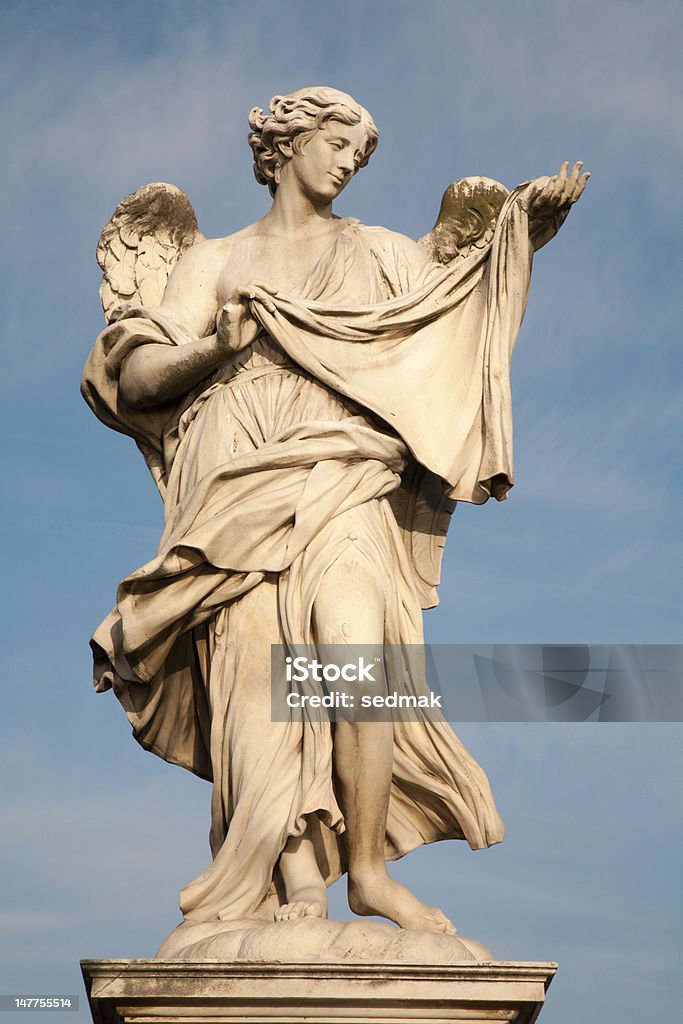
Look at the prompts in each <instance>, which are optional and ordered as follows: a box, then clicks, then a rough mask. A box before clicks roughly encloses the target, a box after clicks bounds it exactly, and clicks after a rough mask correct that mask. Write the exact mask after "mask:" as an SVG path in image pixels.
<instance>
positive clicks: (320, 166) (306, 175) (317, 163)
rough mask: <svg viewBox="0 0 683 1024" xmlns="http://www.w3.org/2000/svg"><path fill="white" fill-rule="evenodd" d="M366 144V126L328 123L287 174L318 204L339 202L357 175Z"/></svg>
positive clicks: (295, 157)
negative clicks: (341, 194) (339, 198)
mask: <svg viewBox="0 0 683 1024" xmlns="http://www.w3.org/2000/svg"><path fill="white" fill-rule="evenodd" d="M364 144H365V130H364V129H363V127H362V125H360V124H354V125H348V124H342V123H341V121H328V122H327V124H325V125H324V126H323V127H322V128H319V129H318V131H316V133H315V135H313V136H312V137H311V138H310V139H308V141H307V142H305V143H304V145H303V146H302V148H301V152H300V153H293V154H292V156H291V157H290V159H289V160H288V161H287V164H286V168H287V175H288V176H291V178H292V179H293V180H295V181H296V182H297V184H298V187H299V188H300V190H301V191H302V192H304V194H306V195H307V196H309V198H311V199H313V200H314V201H320V200H323V201H330V200H332V199H336V197H337V196H338V195H339V193H340V192H341V191H342V189H344V188H345V187H346V185H347V184H348V183H349V181H350V180H351V178H352V177H353V176H354V174H355V173H356V171H357V169H358V163H359V160H360V159H361V156H362V153H363V146H364Z"/></svg>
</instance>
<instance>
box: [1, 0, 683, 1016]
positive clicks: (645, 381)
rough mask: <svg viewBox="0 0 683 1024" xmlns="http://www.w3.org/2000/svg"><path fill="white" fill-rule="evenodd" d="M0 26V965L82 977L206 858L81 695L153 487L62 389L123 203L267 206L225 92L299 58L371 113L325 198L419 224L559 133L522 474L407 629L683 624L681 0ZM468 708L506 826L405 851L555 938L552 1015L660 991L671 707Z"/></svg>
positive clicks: (51, 987)
mask: <svg viewBox="0 0 683 1024" xmlns="http://www.w3.org/2000/svg"><path fill="white" fill-rule="evenodd" d="M0 20H1V24H0V28H1V32H0V36H1V37H2V43H0V47H1V48H2V68H3V70H2V75H3V79H4V88H3V100H2V118H3V138H4V139H5V141H6V148H5V158H4V162H3V166H2V175H3V188H2V193H1V197H2V199H1V201H2V204H3V209H2V224H3V232H4V236H5V241H6V245H5V246H4V247H3V253H2V256H1V257H0V259H1V261H2V263H1V271H2V273H1V274H0V288H1V289H2V292H3V303H2V308H3V311H4V316H3V326H2V332H3V341H4V345H3V347H2V353H3V354H2V359H3V372H2V376H1V378H0V387H1V388H2V408H3V412H4V414H5V426H4V430H3V442H4V444H3V458H4V465H3V469H2V479H3V482H4V483H5V492H6V500H5V502H4V536H5V544H4V552H3V555H4V562H5V565H4V575H5V579H6V581H7V586H6V587H5V588H4V593H5V597H4V603H3V623H4V625H5V626H6V629H5V640H4V669H5V671H4V673H3V675H4V684H5V685H4V695H3V712H4V713H3V716H2V723H1V725H0V729H1V730H2V742H1V744H0V764H2V769H1V774H0V779H1V784H2V795H1V797H0V799H1V801H2V813H3V821H4V822H5V825H4V828H3V839H2V843H1V845H0V876H1V877H2V878H3V881H4V883H5V884H4V886H3V890H4V891H3V896H2V901H1V905H0V935H1V937H2V943H3V945H2V955H1V957H0V992H2V993H11V992H15V991H20V990H24V991H26V990H31V991H34V992H49V991H56V992H58V993H63V992H77V991H81V986H80V979H79V973H78V969H77V961H78V959H79V958H80V957H107V956H130V957H134V956H146V955H151V954H152V953H153V952H154V950H155V949H156V947H157V946H158V945H159V943H160V942H161V940H162V939H163V937H164V936H165V935H166V934H167V933H168V932H169V931H170V930H171V928H172V927H173V926H174V924H175V923H176V922H177V917H178V915H177V902H176V900H177V891H178V889H179V888H180V887H181V886H182V885H183V884H185V883H186V882H187V881H188V880H189V879H190V878H193V877H194V876H195V875H196V874H197V873H198V872H199V871H200V870H201V869H203V867H205V866H206V863H207V858H208V846H207V842H206V835H207V830H208V818H209V806H208V801H209V787H208V786H207V785H206V784H203V783H201V782H200V781H198V780H195V779H193V778H192V777H190V776H189V775H188V774H187V773H184V772H182V771H181V770H180V769H175V768H172V767H170V766H168V765H165V764H163V763H162V762H158V761H157V759H155V758H153V757H152V756H151V755H147V754H145V753H144V752H143V751H142V750H140V749H139V748H138V747H137V745H136V744H134V742H133V741H132V740H131V738H130V735H129V728H128V725H127V723H126V721H125V718H124V717H123V715H122V712H121V711H120V709H119V707H118V705H117V704H116V702H115V700H114V699H113V697H112V696H111V695H102V696H97V695H95V694H93V693H92V691H91V690H90V683H89V680H90V665H89V651H88V647H87V640H88V637H89V634H90V632H91V630H92V629H93V627H94V626H95V625H96V624H97V623H98V622H99V620H100V619H101V618H102V617H103V616H104V614H106V612H107V611H108V610H109V607H110V605H111V602H112V600H113V597H114V592H115V586H116V582H117V581H118V580H119V579H120V578H121V577H123V576H124V575H125V574H126V573H128V572H129V571H131V570H132V569H133V568H135V567H137V566H138V565H140V564H142V563H143V562H145V561H147V560H148V559H149V557H150V556H151V555H152V554H153V552H154V549H155V545H156V541H157V540H158V536H159V533H160V524H161V512H162V510H161V505H160V503H159V499H158V497H157V495H156V493H155V489H154V486H153V484H152V481H151V479H150V478H149V477H148V475H147V471H146V469H145V467H144V465H143V463H142V460H141V458H140V457H139V455H138V453H137V452H136V451H135V449H134V446H133V445H132V443H130V442H128V441H127V440H126V439H125V438H122V437H120V436H117V435H115V434H113V433H111V432H108V431H107V430H105V428H103V427H102V426H101V425H99V424H98V423H97V422H96V420H95V419H94V418H93V417H92V415H91V413H90V412H89V410H88V409H87V408H86V406H85V405H84V403H83V402H82V400H81V399H80V397H79V394H78V383H79V378H80V372H81V367H82V364H83V362H84V360H85V357H86V355H87V352H88V349H89V347H90V345H91V343H92V341H93V340H94V338H95V336H96V334H97V332H98V331H99V330H100V328H101V325H102V318H101V310H100V308H99V302H98V295H97V290H98V286H99V277H98V268H97V265H96V263H95V260H94V249H95V245H96V242H97V238H98V235H99V231H100V229H101V227H102V226H103V224H104V223H105V221H106V220H107V219H108V217H109V216H110V214H111V212H112V210H113V208H114V206H115V205H116V203H117V202H118V201H119V200H120V199H121V198H122V197H123V196H124V195H126V194H127V193H129V192H131V191H132V190H133V189H135V188H137V187H138V186H140V185H141V184H143V183H145V182H147V181H155V180H166V181H171V182H173V183H175V184H177V185H179V186H180V187H182V188H183V189H184V190H185V191H186V192H187V193H188V194H189V196H190V198H191V200H192V202H193V204H194V206H195V209H196V210H197V214H198V217H199V221H200V225H201V226H202V229H203V230H204V232H205V233H206V234H208V235H222V234H227V233H229V232H231V231H233V230H236V229H237V228H239V227H242V226H244V224H246V223H248V222H250V221H251V220H253V219H255V218H256V217H258V216H260V215H261V214H262V213H263V212H265V209H266V205H267V196H266V192H265V189H263V188H262V187H260V186H258V185H257V184H256V182H255V181H254V179H253V175H252V171H251V160H250V152H249V150H248V147H247V144H246V130H247V127H246V115H247V112H248V110H249V109H250V107H252V106H253V105H255V104H258V105H260V106H265V105H266V103H267V101H268V99H269V97H270V96H271V95H272V94H274V93H277V92H288V91H290V90H292V89H295V88H298V87H300V86H302V85H306V84H330V85H334V86H337V87H339V88H341V89H345V90H347V91H350V92H351V93H353V94H354V95H355V96H356V97H357V98H358V99H359V101H360V102H362V103H363V104H364V105H365V106H367V107H368V108H369V109H370V111H371V112H372V113H373V115H374V116H375V119H376V121H377V123H378V126H379V129H380V145H379V148H378V150H377V153H376V154H375V155H374V157H373V158H372V160H371V162H370V164H369V166H368V167H367V168H366V169H365V170H364V171H363V172H362V173H361V174H360V175H359V176H358V178H357V179H356V180H355V181H354V182H353V183H352V185H351V186H350V187H349V189H348V190H347V191H346V192H345V193H344V196H343V197H342V201H341V202H340V204H339V209H338V212H339V213H341V214H342V215H354V216H357V217H359V218H360V219H361V220H363V221H364V222H366V223H371V224H372V223H375V224H383V225H385V226H387V227H390V228H393V229H394V230H398V231H401V232H403V233H405V234H407V235H410V236H412V237H419V236H420V235H422V234H424V233H425V232H426V231H427V230H428V229H429V228H430V227H431V225H432V223H433V221H434V218H435V215H436V212H437V209H438V205H439V201H440V197H441V193H442V191H443V189H444V188H445V187H446V185H448V183H449V182H450V181H452V180H453V179H455V178H459V177H463V176H465V175H470V174H483V175H487V176H489V177H494V178H497V179H499V180H501V181H502V182H503V183H504V184H506V185H507V186H508V187H512V186H514V185H515V184H517V183H518V182H520V181H523V180H526V179H527V178H530V177H535V176H537V175H541V174H548V173H553V172H554V171H555V170H556V168H557V166H558V165H559V164H560V163H561V161H562V160H565V159H568V160H575V159H583V160H584V161H585V164H586V167H587V168H588V169H590V170H591V172H592V178H591V181H590V183H589V186H588V189H587V190H586V193H585V195H584V197H583V198H582V200H581V202H580V204H579V206H578V207H577V208H576V210H575V211H574V212H573V213H572V215H571V216H570V218H569V220H568V221H567V223H566V224H565V226H564V227H563V229H562V231H561V233H560V235H559V236H558V238H557V239H555V240H554V241H553V242H552V243H551V245H549V246H548V247H547V248H546V249H544V250H543V251H542V252H541V253H540V254H539V255H538V257H537V259H536V262H535V267H534V280H533V284H532V293H531V299H530V304H529V310H528V313H527V317H526V320H525V323H524V325H523V327H522V332H521V335H520V341H519V345H518V348H517V351H516V354H515V360H514V367H513V387H514V401H515V447H516V480H517V483H516V486H515V488H514V490H513V492H512V495H511V497H510V499H509V501H507V502H504V503H502V504H494V503H489V504H488V505H487V506H485V507H483V508H470V507H463V506H461V507H460V508H459V509H458V510H457V512H456V516H455V519H454V523H453V528H452V533H451V536H450V539H449V543H448V547H447V553H446V564H445V571H444V580H443V584H442V588H441V593H442V603H441V605H440V607H439V608H438V609H437V610H435V611H433V612H430V613H429V615H428V618H427V631H428V638H429V639H430V640H431V641H432V642H446V641H448V642H454V641H457V642H461V643H515V642H520V643H521V642H524V643H536V642H546V643H558V642H564V643H573V642H576V643H578V642H582V643H618V642H622V643H658V642H660V643H677V642H680V641H681V639H682V637H681V601H680V574H681V572H680V568H681V557H680V556H681V537H680V528H679V523H680V504H681V498H682V494H681V491H682V488H681V475H680V471H679V470H678V462H679V460H678V459H677V456H678V448H679V439H680V436H681V408H682V402H681V386H680V380H681V374H680V368H681V359H680V354H679V336H680V328H679V324H680V319H681V309H680V298H679V296H680V286H679V277H680V272H679V268H680V255H679V251H680V249H679V238H678V231H677V229H679V227H680V223H681V205H682V202H683V198H682V197H683V193H682V192H681V189H680V184H679V175H680V167H681V158H682V156H683V122H682V121H681V117H680V98H679V97H680V85H681V70H680V54H679V49H680V38H681V30H682V29H683V16H682V12H681V7H680V4H678V3H673V2H668V0H656V2H654V0H642V2H637V3H636V2H630V0H624V2H616V0H606V2H604V3H601V4H599V5H595V4H593V3H591V2H588V0H576V2H575V3H573V4H571V5H568V4H562V3H559V2H557V0H550V2H548V3H546V4H543V5H541V4H537V3H532V2H525V0H513V2H510V3H508V4H503V3H500V2H498V3H494V2H490V0H483V2H480V3H476V4H475V3H473V2H470V3H466V2H459V0H450V2H435V0H423V2H422V3H421V4H419V5H418V4H417V3H406V2H403V0H390V2H389V0H375V2H373V3H370V2H367V3H366V2H359V0H358V2H357V0H348V2H344V3H341V4H327V3H309V2H290V3H285V2H283V0H280V2H270V0H255V2H252V3H232V2H223V3H219V2H201V0H200V2H194V3H192V4H190V5H188V4H184V3H175V2H168V3H158V2H154V0H152V2H145V3H142V4H139V5H138V4H132V3H128V2H120V3H118V4H117V5H111V4H104V3H97V2H96V3H88V4H85V3H78V2H68V0H65V2H62V3H60V4H51V3H47V2H42V3H38V2H23V3H16V2H10V0H7V2H5V4H4V5H3V10H2V14H1V15H0ZM458 731H459V734H460V735H461V736H462V738H463V739H464V741H465V742H466V743H467V744H468V745H469V746H470V748H471V749H472V751H473V753H475V754H476V756H477V757H478V759H479V760H480V761H481V763H482V764H483V765H484V767H485V768H486V770H487V772H488V773H489V776H490V778H491V781H492V784H493V787H494V791H495V793H496V797H497V799H498V802H499V805H500V808H501V811H502V813H503V816H504V817H505V819H506V821H507V823H508V827H509V834H508V838H507V839H506V841H505V843H504V844H503V845H501V846H499V847H497V848H495V849H493V850H490V851H488V852H486V853H480V854H477V855H475V854H472V853H470V852H469V851H468V850H467V849H466V848H464V844H455V843H451V844H437V845H436V846H433V847H430V848H427V849H423V850H421V851H418V852H417V853H416V854H414V855H412V856H411V857H409V858H407V859H405V860H404V861H402V862H401V863H400V864H398V865H396V866H395V868H394V870H395V873H396V875H397V877H400V878H401V879H402V880H404V881H407V882H408V884H410V885H412V886H414V887H415V888H416V889H417V890H418V893H419V895H421V896H422V897H423V898H424V899H426V900H428V901H433V902H437V903H439V904H440V905H441V906H443V907H444V909H445V910H446V911H447V912H448V913H449V914H451V915H452V916H453V918H454V920H455V922H456V924H457V925H458V927H459V930H460V931H461V932H462V934H464V935H471V936H473V937H475V938H478V939H480V940H481V941H483V942H484V943H486V944H487V945H488V946H489V947H490V948H492V949H493V951H494V954H495V955H496V956H498V957H499V958H500V959H507V960H558V961H559V962H560V972H559V974H558V976H557V979H556V980H555V981H554V982H553V985H552V987H551V989H550V993H549V999H548V1005H547V1007H546V1009H545V1010H544V1015H543V1018H542V1019H543V1020H544V1021H546V1022H547V1024H570V1022H571V1024H574V1022H575V1021H576V1020H577V1019H581V1021H582V1022H583V1024H593V1022H595V1024H597V1022H598V1021H600V1022H601V1024H602V1022H603V1021H605V1020H612V1019H613V1020H619V1021H620V1022H622V1024H636V1022H638V1024H640V1022H641V1021H642V1020H643V1019H649V1018H652V1019H657V1018H658V1017H661V1018H662V1019H665V1018H667V1017H668V1018H670V1019H673V1014H674V1008H676V1009H678V1007H679V1005H680V987H679V988H678V991H677V986H680V981H679V980H678V979H679V977H680V968H681V962H680V957H681V944H682V936H683V924H682V913H681V869H680V863H681V849H682V842H681V841H682V840H683V835H682V832H683V824H682V814H681V798H680V792H681V781H682V779H681V776H682V774H683V771H682V763H681V753H680V751H681V727H680V726H675V725H633V724H632V725H604V724H603V725H594V724H593V725H571V724H568V725H542V724H535V725H529V726H522V725H515V726H505V725H479V726H477V725H468V726H466V727H463V728H460V729H459V730H458ZM332 898H333V913H335V914H336V915H337V916H348V911H347V910H346V908H345V905H344V901H343V892H342V891H341V890H340V889H339V887H337V888H336V889H335V890H333V897H332ZM22 1019H24V1020H29V1016H28V1015H25V1016H24V1017H23V1018H22ZM40 1019H41V1020H43V1021H44V1018H43V1017H41V1018H40ZM69 1019H70V1020H71V1019H73V1020H74V1021H75V1020H76V1019H79V1020H87V1019H88V1017H87V1012H86V1011H85V1010H83V1011H82V1012H81V1014H80V1016H79V1017H78V1018H77V1017H76V1016H74V1017H73V1018H72V1017H70V1018H69Z"/></svg>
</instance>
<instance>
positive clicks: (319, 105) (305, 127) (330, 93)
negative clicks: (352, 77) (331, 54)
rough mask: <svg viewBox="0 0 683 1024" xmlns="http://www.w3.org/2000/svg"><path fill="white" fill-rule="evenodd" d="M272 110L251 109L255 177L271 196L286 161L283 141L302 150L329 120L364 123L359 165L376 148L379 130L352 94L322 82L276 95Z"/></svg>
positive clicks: (270, 104) (294, 148)
mask: <svg viewBox="0 0 683 1024" xmlns="http://www.w3.org/2000/svg"><path fill="white" fill-rule="evenodd" d="M269 109H270V114H264V113H263V110H262V109H261V107H253V108H252V110H251V111H250V112H249V127H250V128H251V133H250V134H249V145H250V146H251V148H252V151H253V154H254V176H255V178H256V180H257V181H258V182H259V183H260V184H261V185H267V186H268V190H269V191H270V194H271V196H274V195H275V193H276V191H277V186H278V182H277V178H278V176H279V170H280V168H281V167H282V165H283V164H284V163H285V161H286V160H287V156H286V155H285V154H284V153H283V151H282V149H281V146H282V145H283V143H291V148H292V149H293V150H294V152H295V153H300V152H301V150H302V148H303V146H304V143H305V142H307V141H308V139H310V138H311V137H312V136H313V135H314V133H315V132H316V131H317V130H318V129H319V128H322V127H323V125H325V124H326V123H327V122H328V121H341V123H342V124H353V125H356V124H362V126H363V128H364V129H365V145H364V147H363V153H362V155H361V158H360V160H359V161H358V166H359V167H365V165H366V164H367V162H368V160H369V159H370V157H371V156H372V154H373V153H374V151H375V149H376V148H377V139H378V131H377V127H376V125H375V122H374V121H373V119H372V117H371V116H370V114H369V113H368V112H367V110H366V109H365V107H361V105H360V104H359V103H356V101H355V100H354V99H353V97H352V96H349V95H348V94H347V93H345V92H339V90H338V89H329V88H327V87H326V86H322V85H319V86H312V87H311V88H309V89H298V90H297V91H296V92H292V93H289V95H287V96H273V98H272V100H271V101H270V103H269Z"/></svg>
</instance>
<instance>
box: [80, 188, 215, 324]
mask: <svg viewBox="0 0 683 1024" xmlns="http://www.w3.org/2000/svg"><path fill="white" fill-rule="evenodd" d="M203 238H204V235H203V234H202V233H201V231H200V230H199V227H198V225H197V217H196V215H195V212H194V209H193V208H192V204H191V202H190V200H189V199H188V198H187V196H186V195H185V193H184V192H183V191H182V190H181V189H179V188H177V187H176V186H175V185H168V184H166V183H165V182H160V181H157V182H153V183H152V184H150V185H143V186H142V188H139V189H138V190H137V192H132V193H131V194H130V195H129V196H126V198H125V199H122V200H121V202H120V203H119V205H118V206H117V207H116V209H115V210H114V213H113V214H112V216H111V219H110V220H109V221H108V222H107V224H106V225H105V227H104V228H103V230H102V234H101V235H100V240H99V242H98V244H97V262H98V263H99V265H100V267H101V268H102V270H103V272H104V273H103V277H102V286H101V288H100V299H101V300H102V308H103V310H104V315H105V319H106V321H107V323H111V322H112V321H113V320H115V319H116V310H117V309H118V307H119V306H122V305H125V306H158V305H159V304H160V302H161V300H162V298H163V295H164V289H165V288H166V282H167V281H168V278H169V276H170V273H171V271H172V270H173V267H174V266H175V264H176V263H177V262H178V260H179V259H180V257H181V256H182V255H183V253H184V252H185V251H186V250H187V249H189V248H191V246H193V245H195V244H196V243H197V242H200V241H202V239H203Z"/></svg>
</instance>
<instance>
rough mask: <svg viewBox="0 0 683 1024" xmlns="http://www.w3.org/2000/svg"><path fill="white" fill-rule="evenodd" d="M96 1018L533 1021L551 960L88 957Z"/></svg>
mask: <svg viewBox="0 0 683 1024" xmlns="http://www.w3.org/2000/svg"><path fill="white" fill-rule="evenodd" d="M81 967H82V970H83V977H84V979H85V985H86V989H87V992H88V999H89V1001H90V1007H91V1011H92V1015H93V1021H94V1022H95V1024H122V1022H123V1024H143V1022H144V1024H162V1022H163V1024H176V1022H178V1024H200V1022H201V1024H209V1022H210V1024H221V1022H226V1024H227V1022H230V1024H233V1022H235V1024H236V1022H238V1021H239V1022H249V1024H256V1022H266V1021H267V1022H269V1024H276V1022H285V1021H299V1022H302V1024H303V1022H304V1021H305V1022H307V1024H317V1022H325V1024H331V1022H334V1024H351V1022H353V1024H356V1022H358V1024H360V1022H368V1021H371V1022H373V1024H399V1022H400V1024H408V1022H418V1021H424V1022H427V1021H428V1022H430V1024H465V1022H468V1024H469V1022H472V1021H477V1022H479V1024H482V1022H491V1024H492V1022H494V1021H495V1022H497V1024H500V1022H502V1021H510V1022H514V1024H532V1022H533V1021H535V1020H536V1018H537V1017H538V1014H539V1013H540V1011H541V1007H542V1006H543V1001H544V998H545V992H546V989H547V987H548V985H549V984H550V981H551V980H552V978H553V975H554V974H555V971H556V969H557V965H556V964H553V963H497V962H495V961H490V962H486V963H472V962H467V963H464V962H463V963H459V964H458V963H450V964H425V963H421V964H409V963H371V962H359V961H357V962H346V963H344V962H342V963H339V962H337V963H327V964H326V963H306V964H302V963H283V962H278V961H273V962H271V963H265V962H258V963H247V962H244V961H233V962H219V961H215V960H213V961H211V960H209V961H206V960H205V961H203V962H194V963H193V962H191V961H188V960H83V961H82V963H81Z"/></svg>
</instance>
